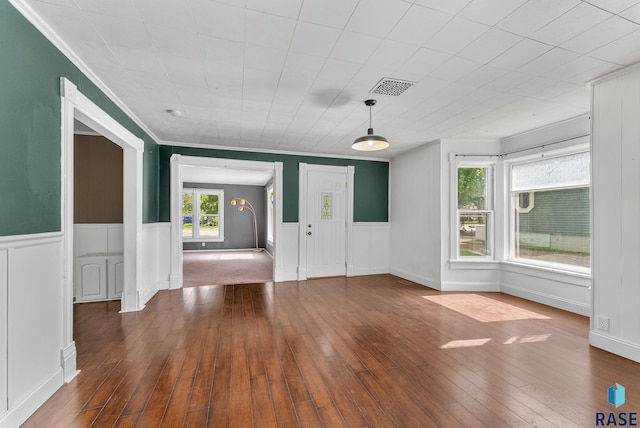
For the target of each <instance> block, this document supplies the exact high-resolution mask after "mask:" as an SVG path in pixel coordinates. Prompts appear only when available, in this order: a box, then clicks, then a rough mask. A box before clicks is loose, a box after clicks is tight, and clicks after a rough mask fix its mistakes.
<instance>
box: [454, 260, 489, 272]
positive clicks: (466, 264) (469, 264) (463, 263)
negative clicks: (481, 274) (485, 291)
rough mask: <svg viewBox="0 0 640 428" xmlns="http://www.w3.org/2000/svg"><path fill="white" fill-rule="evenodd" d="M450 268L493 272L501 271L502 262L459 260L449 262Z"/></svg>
mask: <svg viewBox="0 0 640 428" xmlns="http://www.w3.org/2000/svg"><path fill="white" fill-rule="evenodd" d="M449 266H450V267H451V269H461V270H464V269H481V270H493V269H500V262H499V261H498V260H493V259H480V260H478V259H469V260H467V259H457V260H449Z"/></svg>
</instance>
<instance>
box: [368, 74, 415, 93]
mask: <svg viewBox="0 0 640 428" xmlns="http://www.w3.org/2000/svg"><path fill="white" fill-rule="evenodd" d="M414 83H415V82H409V81H407V80H399V79H392V78H390V77H384V78H382V80H380V81H379V82H378V83H376V85H375V86H374V87H373V89H372V90H371V91H369V93H370V94H380V95H391V96H392V97H397V96H398V95H400V94H402V93H403V92H404V91H406V90H407V89H409V88H410V87H412V86H413V84H414Z"/></svg>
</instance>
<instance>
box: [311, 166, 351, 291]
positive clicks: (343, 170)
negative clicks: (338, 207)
mask: <svg viewBox="0 0 640 428" xmlns="http://www.w3.org/2000/svg"><path fill="white" fill-rule="evenodd" d="M298 170H299V180H298V182H299V185H298V186H299V187H298V281H304V280H306V279H307V235H306V234H307V228H306V227H305V225H306V224H307V223H308V217H307V198H308V196H309V195H308V192H307V183H308V173H309V171H320V172H332V173H338V174H344V175H345V178H346V181H347V189H346V192H345V198H346V204H345V207H346V212H345V218H346V222H345V223H346V224H345V228H346V230H345V232H346V233H345V243H344V245H345V257H346V259H347V260H346V262H347V265H346V267H345V275H346V276H353V275H354V273H353V272H354V270H353V194H354V192H353V183H354V176H355V171H356V169H355V167H354V166H353V165H349V166H334V165H314V164H307V163H304V162H300V163H299V164H298Z"/></svg>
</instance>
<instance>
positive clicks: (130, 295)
mask: <svg viewBox="0 0 640 428" xmlns="http://www.w3.org/2000/svg"><path fill="white" fill-rule="evenodd" d="M60 93H61V204H60V205H61V218H62V224H61V228H62V234H63V257H62V259H63V261H62V263H63V266H62V274H63V278H62V284H63V285H62V286H63V291H62V298H63V311H62V337H61V338H60V339H61V348H60V359H61V365H62V370H63V372H64V380H65V382H68V381H70V380H71V379H73V377H75V376H76V374H77V370H76V350H75V342H74V341H73V222H74V218H73V197H74V186H73V175H74V165H73V145H74V140H73V129H74V119H78V120H80V121H81V122H83V123H84V124H86V125H88V126H89V127H91V128H92V129H94V130H95V131H96V132H98V133H100V134H101V135H104V136H105V137H106V138H108V139H109V140H111V141H112V142H114V143H115V144H117V145H119V146H120V147H122V149H123V169H124V174H123V179H124V197H123V210H124V211H123V227H124V235H125V236H124V259H125V267H124V269H125V273H124V275H125V284H124V289H125V292H124V294H123V296H122V302H121V305H122V306H121V308H122V311H123V312H128V311H137V310H140V309H142V308H143V306H141V305H140V301H139V299H138V298H137V296H138V295H139V292H138V286H139V284H140V281H139V279H140V261H141V257H140V247H139V242H140V238H141V227H142V168H143V162H142V152H143V150H144V142H143V141H142V140H141V139H139V138H138V137H136V136H135V135H133V134H132V133H131V132H130V131H128V130H127V129H126V128H124V127H123V126H122V125H121V124H120V123H119V122H117V121H116V120H115V119H113V118H112V117H111V116H109V115H108V114H107V113H106V112H105V111H103V110H102V109H101V108H100V107H98V106H97V105H96V104H94V103H93V102H92V101H91V100H89V98H87V97H86V96H85V95H84V94H82V93H81V92H80V91H79V90H78V88H77V87H76V86H75V85H74V84H73V83H72V82H71V81H69V80H68V79H66V78H64V77H62V78H61V79H60Z"/></svg>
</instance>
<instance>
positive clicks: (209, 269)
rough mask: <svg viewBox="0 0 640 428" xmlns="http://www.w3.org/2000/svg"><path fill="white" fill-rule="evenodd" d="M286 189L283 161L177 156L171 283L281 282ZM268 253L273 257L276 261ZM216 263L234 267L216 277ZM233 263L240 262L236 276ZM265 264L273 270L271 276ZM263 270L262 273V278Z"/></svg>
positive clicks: (173, 166) (173, 173) (173, 163)
mask: <svg viewBox="0 0 640 428" xmlns="http://www.w3.org/2000/svg"><path fill="white" fill-rule="evenodd" d="M269 192H271V201H270V202H269V203H271V204H272V205H271V207H269V205H268V194H269ZM281 194H282V163H280V162H256V161H242V160H235V159H219V158H202V157H192V156H182V155H173V156H172V157H171V276H170V287H171V288H172V289H176V288H180V287H182V286H193V285H209V284H216V283H218V284H220V283H243V282H247V281H250V280H251V279H252V278H253V279H259V278H263V279H266V278H267V277H268V280H269V281H271V280H274V281H278V280H279V278H280V277H282V266H281V264H282V257H281V255H282V252H281V246H282V240H281V238H280V237H281V235H282V198H281V197H280V195H281ZM267 208H270V209H267ZM269 212H270V213H271V214H270V215H269ZM270 221H271V222H272V227H271V229H270V228H269V227H268V223H269V222H270ZM269 230H271V235H269ZM238 250H248V251H249V252H255V253H258V252H261V253H264V254H260V255H258V254H250V253H249V252H247V253H244V254H242V253H238ZM191 252H193V253H197V254H191ZM221 253H227V254H226V255H225V254H221ZM265 256H267V257H269V258H272V260H271V263H270V266H269V261H270V260H269V259H265ZM239 258H244V259H243V260H244V264H242V263H237V264H236V263H235V262H238V261H241V260H240V259H239ZM216 260H217V262H216ZM216 263H220V264H224V265H225V268H230V269H232V270H231V271H227V272H225V271H224V269H223V270H220V269H218V272H217V273H219V274H220V275H219V276H216V267H215V264H216ZM232 265H236V266H238V268H236V272H235V275H234V274H233V268H232ZM199 266H200V269H199ZM265 266H266V269H268V270H269V273H268V274H266V275H265ZM187 269H188V272H187ZM254 269H255V270H254ZM258 271H260V272H262V273H261V276H259V277H256V276H255V274H256V273H257V272H258ZM185 273H188V274H189V277H188V278H187V276H185ZM245 280H247V281H245ZM260 282H264V281H260Z"/></svg>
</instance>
